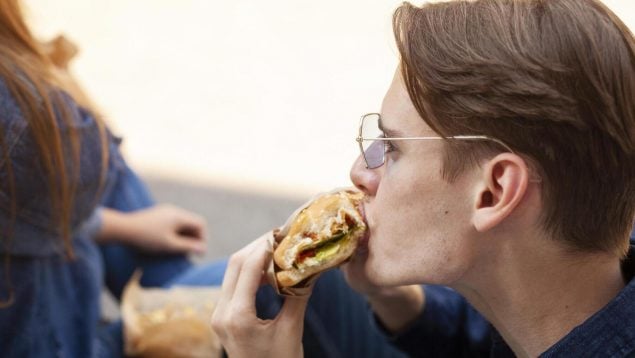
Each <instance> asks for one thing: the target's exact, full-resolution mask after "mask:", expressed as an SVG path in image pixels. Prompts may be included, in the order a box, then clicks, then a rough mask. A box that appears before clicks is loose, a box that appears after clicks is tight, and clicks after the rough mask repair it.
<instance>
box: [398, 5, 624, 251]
mask: <svg viewBox="0 0 635 358" xmlns="http://www.w3.org/2000/svg"><path fill="white" fill-rule="evenodd" d="M393 28H394V33H395V37H396V40H397V45H398V47H399V52H400V54H401V71H402V75H403V78H404V81H405V84H406V87H407V89H408V92H409V95H410V97H411V99H412V101H413V103H414V105H415V107H416V108H417V111H418V112H419V114H420V115H421V117H422V118H423V119H424V120H425V121H426V123H427V124H428V125H430V127H431V128H433V129H434V130H435V131H437V132H438V133H439V134H441V135H460V134H462V135H475V134H481V135H488V136H492V137H495V138H499V139H501V140H502V141H503V142H505V143H506V144H508V145H509V146H510V147H511V148H512V149H513V150H514V151H515V152H517V153H519V154H521V155H523V156H524V157H525V158H527V159H528V161H529V162H530V163H533V164H534V165H535V166H536V168H535V169H536V170H537V171H538V172H539V173H540V175H541V176H542V178H543V183H542V185H543V201H544V209H545V211H544V214H543V224H544V227H545V229H546V230H548V232H550V234H552V235H553V236H554V237H555V238H557V239H559V240H562V241H563V242H565V243H567V244H569V247H571V248H573V249H576V250H585V251H597V250H602V251H607V252H618V253H619V254H621V255H623V254H624V253H625V251H626V249H627V247H628V233H629V232H630V230H631V228H632V225H633V219H634V218H635V42H634V40H633V35H632V34H631V33H630V32H629V30H628V29H627V27H626V26H625V25H624V24H623V23H622V22H621V21H620V20H619V19H618V18H617V16H616V15H615V14H613V13H612V12H611V11H610V10H609V9H607V8H606V7H605V6H604V5H602V4H601V3H600V2H599V1H595V0H518V1H513V0H476V1H453V2H446V3H432V4H426V5H424V6H422V7H420V8H419V7H414V6H412V5H410V4H408V3H404V4H403V5H402V6H401V7H399V8H398V9H397V10H396V12H395V14H394V17H393ZM446 148H447V149H448V150H447V151H446V158H445V163H444V164H445V165H444V176H445V177H446V179H448V180H453V178H456V177H457V176H458V175H460V174H461V172H462V171H463V170H464V169H465V168H466V167H469V166H471V165H474V164H475V163H476V162H478V159H480V157H482V155H484V153H489V152H491V151H492V150H495V149H494V148H493V147H492V145H491V144H489V143H486V142H482V143H480V142H479V143H472V144H465V143H461V144H458V143H457V144H455V142H453V143H451V144H450V143H449V142H448V143H447V145H446ZM465 158H468V159H467V160H466V159H465Z"/></svg>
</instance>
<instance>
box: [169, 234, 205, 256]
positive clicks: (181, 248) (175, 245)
mask: <svg viewBox="0 0 635 358" xmlns="http://www.w3.org/2000/svg"><path fill="white" fill-rule="evenodd" d="M171 249H172V250H173V251H175V252H179V253H190V252H192V253H197V254H204V253H205V251H207V245H206V243H205V242H204V241H198V240H192V239H190V238H187V237H180V236H176V237H174V238H172V240H171Z"/></svg>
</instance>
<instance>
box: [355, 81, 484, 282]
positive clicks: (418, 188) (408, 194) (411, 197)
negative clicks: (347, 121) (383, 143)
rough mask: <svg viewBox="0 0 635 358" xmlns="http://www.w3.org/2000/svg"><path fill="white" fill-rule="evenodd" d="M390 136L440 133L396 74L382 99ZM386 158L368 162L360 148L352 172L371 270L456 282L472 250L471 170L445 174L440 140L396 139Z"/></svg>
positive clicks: (386, 278)
mask: <svg viewBox="0 0 635 358" xmlns="http://www.w3.org/2000/svg"><path fill="white" fill-rule="evenodd" d="M381 115H382V125H383V128H384V132H385V133H386V137H415V136H437V135H438V134H437V133H435V132H434V131H432V130H431V129H430V127H429V126H428V125H427V124H426V123H425V122H424V121H423V120H422V119H421V117H420V116H419V114H418V113H417V111H416V109H415V107H414V105H413V104H412V102H411V101H410V98H409V96H408V93H407V91H406V89H405V87H404V84H403V81H402V79H401V76H400V75H399V74H397V75H395V78H394V80H393V83H392V84H391V86H390V88H389V89H388V92H387V93H386V97H385V98H384V102H383V106H382V112H381ZM387 148H388V149H387V150H386V154H385V158H386V160H385V163H384V165H383V166H381V167H379V168H377V169H366V164H365V162H364V160H363V158H362V157H361V156H360V157H359V158H358V159H357V161H356V162H355V164H354V165H353V168H352V169H351V180H352V181H353V183H354V184H355V185H356V186H357V187H358V188H360V189H361V190H362V191H364V192H365V193H366V194H367V196H368V201H367V202H366V203H365V205H364V210H365V215H366V219H367V221H368V224H369V228H370V237H369V242H368V260H367V262H366V267H365V269H366V273H367V274H368V275H369V277H370V278H371V279H372V280H374V281H375V283H376V284H381V285H402V284H412V283H421V282H425V283H444V284H451V283H452V282H455V281H456V280H458V279H460V277H461V276H462V275H463V273H464V272H465V271H466V270H468V269H469V267H470V265H471V262H472V261H473V255H474V243H471V242H470V240H469V236H470V234H471V233H473V232H474V230H473V228H472V225H470V216H471V212H472V206H473V203H474V200H473V199H474V196H475V195H476V193H475V191H474V190H473V188H471V186H470V185H469V183H470V178H473V177H474V175H475V174H474V173H473V171H470V170H468V171H467V172H466V173H464V174H462V175H461V176H460V177H459V178H458V179H457V180H455V181H454V182H452V183H450V182H447V181H446V180H444V179H443V178H442V162H443V141H442V140H438V141H437V140H432V141H418V140H405V141H393V142H392V146H391V145H390V144H389V145H388V146H387Z"/></svg>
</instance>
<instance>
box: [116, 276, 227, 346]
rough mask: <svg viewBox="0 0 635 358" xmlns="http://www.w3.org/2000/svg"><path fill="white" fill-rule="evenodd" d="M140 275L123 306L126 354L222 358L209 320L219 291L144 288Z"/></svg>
mask: <svg viewBox="0 0 635 358" xmlns="http://www.w3.org/2000/svg"><path fill="white" fill-rule="evenodd" d="M140 276H141V275H140V273H139V272H137V273H135V274H134V275H133V277H132V279H131V280H130V282H129V283H128V285H127V286H126V288H125V290H124V293H123V299H122V303H121V312H122V317H123V323H124V343H125V353H126V355H127V356H132V357H157V358H162V357H166V358H167V357H183V358H185V357H188V358H194V357H221V352H222V348H221V345H220V341H219V339H218V336H216V334H215V333H214V331H213V330H212V327H211V324H210V320H211V317H212V313H213V312H214V306H215V303H216V302H217V301H218V298H219V297H220V287H198V286H175V287H173V288H170V289H163V288H143V287H141V286H140V285H139V278H140Z"/></svg>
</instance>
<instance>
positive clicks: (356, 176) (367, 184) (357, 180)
mask: <svg viewBox="0 0 635 358" xmlns="http://www.w3.org/2000/svg"><path fill="white" fill-rule="evenodd" d="M381 170H382V168H377V169H368V168H366V161H364V158H363V157H362V156H361V155H360V156H358V157H357V160H355V163H353V167H352V168H351V181H352V182H353V184H354V185H355V187H357V189H359V190H360V191H362V192H363V193H364V194H366V195H368V196H374V195H375V193H376V192H377V186H378V185H379V180H380V173H379V172H380V171H381Z"/></svg>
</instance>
